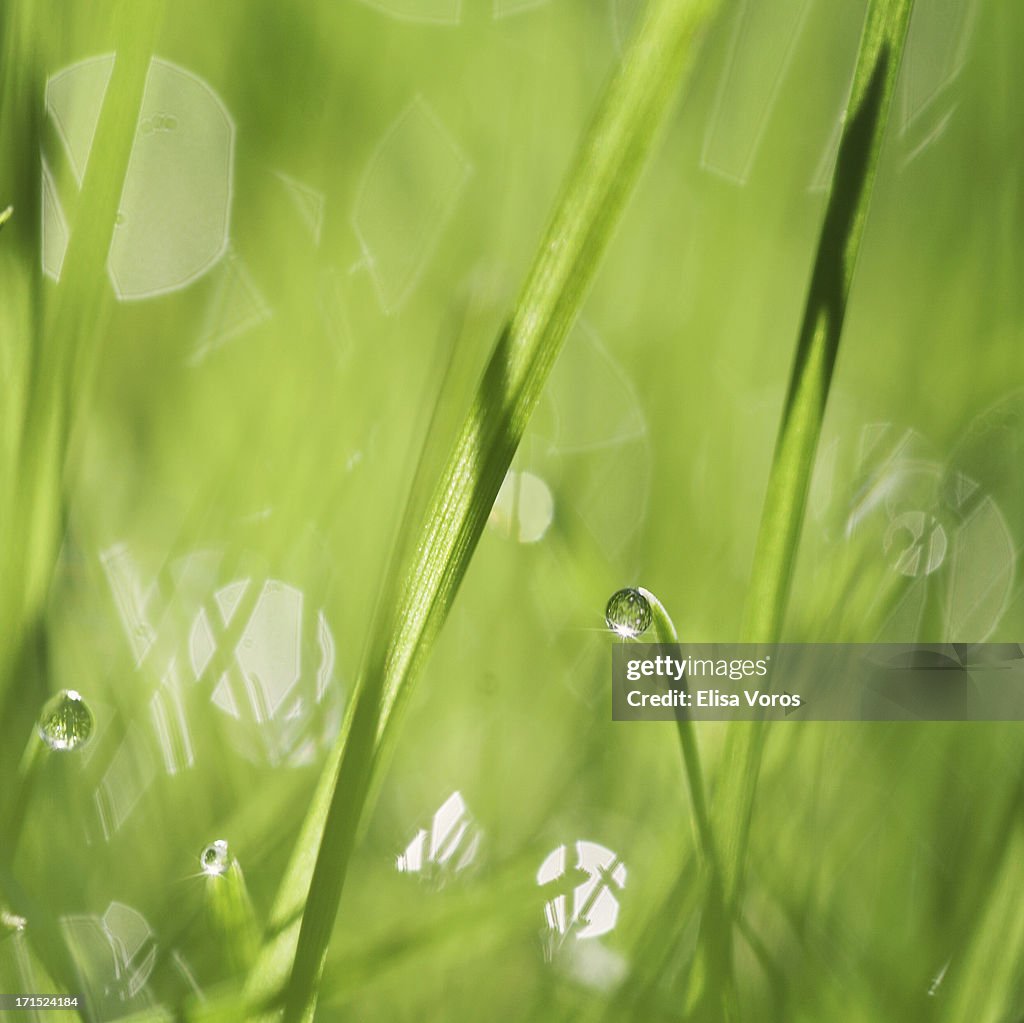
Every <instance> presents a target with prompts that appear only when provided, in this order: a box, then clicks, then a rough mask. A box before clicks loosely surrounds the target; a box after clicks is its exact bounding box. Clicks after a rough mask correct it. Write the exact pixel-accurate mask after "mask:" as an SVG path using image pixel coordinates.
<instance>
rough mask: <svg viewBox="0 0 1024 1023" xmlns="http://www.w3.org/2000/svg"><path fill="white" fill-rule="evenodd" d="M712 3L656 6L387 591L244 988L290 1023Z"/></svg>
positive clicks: (301, 1009) (311, 992)
mask: <svg viewBox="0 0 1024 1023" xmlns="http://www.w3.org/2000/svg"><path fill="white" fill-rule="evenodd" d="M717 5H718V0H655V2H654V3H653V4H652V6H651V7H650V9H649V11H648V14H647V16H646V18H645V19H644V21H643V23H642V25H641V27H640V29H639V30H638V32H637V35H636V37H635V38H634V40H633V42H632V44H631V46H630V48H629V50H628V52H627V54H626V56H625V59H624V61H623V63H622V66H621V67H620V69H619V71H618V73H617V74H616V75H615V77H614V78H613V79H612V82H611V84H610V86H609V88H608V90H607V91H606V93H605V95H604V98H603V100H602V102H601V104H600V106H599V109H598V112H597V115H596V117H595V119H594V121H593V122H592V124H591V127H590V130H589V132H588V134H587V136H586V138H585V140H584V142H583V145H582V148H581V150H580V152H579V156H578V158H577V161H576V165H575V168H574V169H573V171H572V173H571V174H570V177H569V181H568V185H567V187H566V189H565V191H564V192H563V194H562V197H561V200H560V202H559V204H558V206H557V208H556V212H555V215H554V218H553V220H552V221H551V223H550V225H549V227H548V229H547V232H546V234H545V236H544V239H543V241H542V244H541V246H540V249H539V251H538V255H537V257H536V260H535V262H534V265H533V267H532V269H531V271H530V273H529V275H528V277H527V280H526V283H525V285H524V287H523V290H522V292H521V294H520V297H519V300H518V302H517V304H516V307H515V310H514V312H513V314H512V316H511V319H510V320H509V322H508V324H507V326H506V328H505V329H504V330H503V331H502V332H501V335H500V337H499V339H498V342H497V345H496V348H495V350H494V353H493V354H492V356H491V359H490V362H489V363H488V366H487V369H486V370H485V372H484V374H483V378H482V380H481V383H480V385H479V388H478V390H477V393H476V396H475V398H474V400H473V402H472V405H471V408H470V410H469V413H468V415H467V417H466V419H465V422H464V423H463V425H462V428H461V430H460V432H459V433H458V436H457V438H456V440H455V443H454V446H453V448H452V450H451V452H450V454H449V457H448V460H447V463H446V465H445V468H444V470H443V472H442V474H441V478H440V480H439V481H438V483H437V485H436V487H435V488H434V490H433V499H432V501H431V502H430V505H429V510H428V513H427V516H426V518H425V521H424V522H423V524H422V526H421V527H418V528H416V530H415V532H413V533H410V535H411V536H414V537H415V538H416V540H415V544H414V545H413V547H412V551H411V555H410V557H409V558H408V559H407V561H405V562H404V563H403V566H402V568H401V570H400V572H398V573H397V574H396V575H395V576H394V580H393V582H392V584H391V586H390V587H389V588H387V589H385V593H386V594H388V596H386V597H385V600H384V603H383V605H382V607H383V609H384V611H383V614H382V615H381V616H380V618H379V620H378V627H377V628H376V629H375V633H374V636H373V638H372V639H371V643H370V653H369V656H368V658H367V662H366V665H365V667H364V671H363V674H362V679H361V684H360V686H359V688H358V690H357V695H356V700H355V708H354V711H353V713H352V715H351V719H350V722H349V724H348V727H347V729H346V730H345V735H344V736H343V738H342V740H339V744H338V745H337V746H336V748H335V749H334V751H333V752H332V755H331V758H330V760H329V763H328V765H327V767H326V769H325V771H324V774H323V776H322V780H321V784H320V785H319V787H318V790H317V793H316V796H315V798H314V803H313V807H312V809H311V811H310V814H309V815H308V816H307V819H306V822H305V825H304V828H303V833H302V835H301V836H300V838H299V844H298V847H297V849H296V853H295V857H294V859H293V862H292V864H291V865H290V867H289V870H288V873H287V875H286V878H285V881H284V884H283V886H282V890H281V893H280V896H279V899H278V903H277V907H276V909H275V912H274V914H273V920H272V927H271V942H270V944H269V945H268V947H267V949H266V952H265V955H264V956H263V957H261V960H260V962H259V963H258V964H257V968H256V970H255V971H254V972H253V974H252V977H251V983H250V986H249V994H250V995H251V996H253V997H254V998H255V999H256V1000H257V1001H260V1002H264V1004H265V1002H266V999H267V998H271V997H274V996H275V995H277V994H278V993H279V992H280V991H281V989H282V985H284V983H285V982H286V981H287V990H286V995H285V1003H284V1017H285V1019H286V1020H289V1021H294V1020H299V1019H303V1018H308V1017H309V1016H310V1015H311V1012H312V1007H313V1005H314V1004H315V997H316V988H317V984H318V982H319V977H320V973H321V970H322V964H323V960H324V955H325V952H326V949H327V944H328V941H329V938H330V934H331V930H332V928H333V926H334V920H335V917H336V915H337V911H338V904H339V901H340V899H341V892H342V888H343V885H344V882H345V875H346V872H347V869H348V863H349V859H350V856H351V853H352V849H353V847H354V845H355V842H356V839H357V833H358V829H359V825H360V820H361V818H362V816H363V811H364V808H365V806H366V803H367V802H368V800H369V799H370V796H371V789H372V785H373V782H374V776H375V774H376V772H377V769H378V764H379V761H380V759H381V757H382V753H383V751H384V748H385V746H386V740H387V739H388V737H389V735H390V731H391V729H392V728H393V726H394V721H395V719H396V716H397V715H396V712H397V711H398V710H399V709H400V706H401V704H402V703H404V701H405V700H406V698H407V696H408V691H409V687H410V683H411V681H412V680H413V678H414V677H415V675H416V673H417V671H418V669H419V668H420V667H421V666H422V663H423V661H424V659H425V657H426V656H427V654H428V652H429V650H430V648H431V646H432V644H433V641H434V639H435V637H436V636H437V634H438V632H439V630H440V628H441V626H442V624H443V623H444V620H445V617H446V615H447V613H448V610H449V608H450V607H451V605H452V602H453V600H454V598H455V594H456V591H457V589H458V587H459V584H460V583H461V581H462V578H463V576H464V575H465V573H466V570H467V567H468V565H469V561H470V558H471V557H472V553H473V550H474V549H475V547H476V543H477V541H478V539H479V537H480V534H481V532H482V531H483V528H484V525H485V523H486V520H487V516H488V515H489V513H490V510H491V506H492V504H493V502H494V498H495V496H496V494H497V492H498V488H499V487H500V485H501V481H502V479H503V478H504V475H505V473H506V471H507V469H508V467H509V464H510V462H511V460H512V456H513V454H514V452H515V450H516V446H517V445H518V443H519V440H520V438H521V437H522V434H523V430H524V429H525V427H526V423H527V421H528V419H529V417H530V414H531V413H532V411H533V409H534V406H535V405H536V403H537V400H538V398H539V396H540V393H541V389H542V388H543V386H544V382H545V380H546V379H547V376H548V374H549V372H550V370H551V367H552V365H553V364H554V361H555V358H556V356H557V354H558V351H559V349H560V347H561V344H562V342H563V340H564V339H565V336H566V334H567V333H568V331H569V328H570V327H571V325H572V323H573V321H574V319H575V317H576V314H577V312H578V311H579V308H580V306H581V304H582V302H583V299H584V297H585V295H586V293H587V290H588V288H589V286H590V284H591V282H592V280H593V277H594V274H595V272H596V269H597V266H598V262H599V260H600V257H601V255H602V253H603V252H604V249H605V248H606V246H607V244H608V241H609V239H610V237H611V234H612V231H613V229H614V227H615V225H616V223H617V222H618V219H619V215H620V214H621V212H622V209H623V207H624V206H625V203H626V200H627V198H628V197H629V194H630V192H631V190H632V187H633V185H634V183H635V181H636V179H637V176H638V174H639V172H640V169H641V167H642V166H643V164H644V160H645V157H646V155H647V153H648V151H649V150H650V148H651V146H652V143H653V141H654V138H655V136H656V134H657V130H658V128H659V127H660V125H661V123H662V122H663V121H664V119H665V116H666V114H667V111H668V110H669V109H670V107H671V104H672V100H673V98H674V96H675V94H676V91H677V88H678V83H679V80H680V77H681V74H682V72H683V71H684V70H685V69H686V66H687V64H688V61H689V58H690V57H691V55H692V53H693V49H694V45H693V44H694V41H695V37H696V36H697V35H698V33H699V32H700V30H701V29H702V28H703V26H704V25H705V24H706V22H707V21H708V19H709V17H710V15H711V13H712V12H713V11H714V9H715V8H716V7H717ZM318 847H319V850H318V852H316V853H315V854H314V852H313V850H316V849H317V848H318ZM314 858H315V863H314ZM303 907H305V911H304V912H303ZM300 921H301V923H300Z"/></svg>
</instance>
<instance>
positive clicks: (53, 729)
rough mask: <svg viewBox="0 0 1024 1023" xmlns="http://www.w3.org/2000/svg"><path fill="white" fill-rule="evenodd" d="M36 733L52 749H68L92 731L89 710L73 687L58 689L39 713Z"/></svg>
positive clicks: (80, 742)
mask: <svg viewBox="0 0 1024 1023" xmlns="http://www.w3.org/2000/svg"><path fill="white" fill-rule="evenodd" d="M38 727H39V735H40V738H42V740H43V742H45V743H46V745H47V746H49V747H50V749H52V750H71V749H76V748H77V747H78V746H81V745H83V744H84V743H85V742H86V741H87V740H88V738H89V736H90V735H92V713H91V712H90V711H89V708H88V707H87V706H86V705H85V701H84V700H83V699H82V697H81V695H80V694H79V693H77V692H75V690H74V689H62V690H61V691H60V692H59V693H58V694H57V695H56V696H54V697H53V699H51V700H50V701H49V702H48V703H47V704H46V706H45V707H43V713H42V714H41V715H40V717H39V726H38Z"/></svg>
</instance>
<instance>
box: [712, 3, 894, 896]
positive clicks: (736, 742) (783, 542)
mask: <svg viewBox="0 0 1024 1023" xmlns="http://www.w3.org/2000/svg"><path fill="white" fill-rule="evenodd" d="M912 6H913V0H871V3H870V4H869V6H868V11H867V16H866V20H865V24H864V32H863V35H862V37H861V42H860V50H859V53H858V56H857V64H856V69H855V71H854V77H853V86H852V89H851V92H850V98H849V101H848V103H847V107H846V113H845V116H844V124H843V131H842V136H841V139H840V144H839V154H838V157H837V161H836V167H835V171H834V173H833V176H832V185H831V188H830V191H829V197H828V204H827V208H826V212H825V219H824V223H823V224H822V228H821V235H820V238H819V241H818V248H817V252H816V254H815V259H814V269H813V271H812V274H811V282H810V290H809V293H808V296H807V301H806V305H805V307H804V315H803V321H802V324H801V327H800V334H799V339H798V342H797V351H796V358H795V361H794V363H793V371H792V376H791V378H790V384H789V393H788V394H787V397H786V403H785V406H784V408H783V414H782V422H781V424H780V427H779V434H778V440H777V443H776V449H775V457H774V461H773V464H772V470H771V475H770V477H769V481H768V490H767V493H766V496H765V504H764V510H763V513H762V517H761V526H760V533H759V536H758V542H757V549H756V554H755V561H754V572H753V577H752V580H751V586H750V592H749V598H748V605H747V606H748V613H747V621H746V626H745V630H744V631H745V634H746V636H747V638H748V639H749V640H751V641H757V642H772V641H775V640H777V639H778V638H779V636H780V634H781V631H782V626H783V622H784V619H785V613H786V606H787V603H788V599H789V593H790V587H791V583H792V574H793V565H794V561H795V558H796V551H797V546H798V543H799V539H800V530H801V526H802V524H803V517H804V508H805V505H806V503H807V494H808V490H809V488H810V482H811V471H812V469H813V466H814V459H815V453H816V451H817V446H818V438H819V436H820V434H821V424H822V421H823V419H824V416H825V405H826V401H827V399H828V392H829V387H830V385H831V382H832V375H833V370H834V368H835V362H836V356H837V354H838V350H839V341H840V338H841V336H842V330H843V321H844V318H845V314H846V306H847V300H848V298H849V294H850V287H851V284H852V282H853V275H854V270H855V268H856V264H857V255H858V253H859V251H860V245H861V240H862V238H863V236H864V226H865V223H866V220H867V215H868V208H869V205H870V202H871V191H872V186H873V184H874V179H875V174H876V171H877V168H878V159H879V154H880V153H881V149H882V143H883V139H884V137H885V130H886V125H887V124H888V121H889V112H890V108H891V106H892V100H893V95H894V92H895V87H896V78H897V75H898V72H899V67H900V61H901V58H902V55H903V48H904V44H905V42H906V36H907V27H908V25H909V22H910V13H911V8H912ZM763 743H764V726H763V724H762V723H761V722H752V723H750V724H749V725H746V726H741V727H737V726H735V725H734V726H733V728H732V729H731V730H730V734H729V739H728V741H727V743H726V747H725V751H724V755H723V764H724V765H725V769H726V771H727V772H728V773H727V774H726V775H725V777H724V778H723V783H722V784H723V786H724V790H723V792H722V793H721V796H720V799H719V801H718V805H719V807H721V812H722V813H723V814H724V815H725V827H726V829H727V831H726V834H725V837H724V841H723V844H722V856H723V869H724V870H725V871H726V895H727V899H728V900H729V903H730V905H732V906H733V907H735V906H736V904H737V902H738V900H739V897H740V891H741V888H742V878H743V869H744V862H745V858H746V849H747V838H748V834H749V829H750V820H751V815H752V812H753V801H754V793H755V790H756V787H757V776H758V773H759V770H760V761H761V750H762V747H763Z"/></svg>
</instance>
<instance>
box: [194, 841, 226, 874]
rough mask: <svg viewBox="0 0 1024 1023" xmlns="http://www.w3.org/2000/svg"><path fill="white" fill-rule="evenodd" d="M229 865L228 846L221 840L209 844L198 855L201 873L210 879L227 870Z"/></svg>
mask: <svg viewBox="0 0 1024 1023" xmlns="http://www.w3.org/2000/svg"><path fill="white" fill-rule="evenodd" d="M230 863H231V858H230V856H229V855H228V844H227V842H225V841H224V839H222V838H218V839H217V841H216V842H211V843H210V844H209V845H208V846H207V847H206V848H205V849H204V850H203V851H202V852H201V853H200V854H199V865H200V866H201V867H202V868H203V873H204V874H209V875H210V876H211V877H219V876H220V875H221V874H223V873H224V872H225V871H226V870H227V869H228V866H229V865H230Z"/></svg>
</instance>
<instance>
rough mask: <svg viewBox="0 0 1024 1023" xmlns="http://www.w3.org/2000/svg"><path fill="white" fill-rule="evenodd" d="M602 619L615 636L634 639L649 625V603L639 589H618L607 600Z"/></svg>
mask: <svg viewBox="0 0 1024 1023" xmlns="http://www.w3.org/2000/svg"><path fill="white" fill-rule="evenodd" d="M604 620H605V623H606V624H607V625H608V628H609V629H611V630H612V632H614V633H615V634H616V635H617V636H622V637H624V638H626V639H635V638H636V637H637V636H640V635H642V634H643V633H645V632H646V631H647V630H648V629H649V628H650V627H651V605H650V604H648V603H647V598H646V597H645V596H644V595H643V594H642V593H641V592H640V591H639V590H634V589H624V590H619V591H618V592H616V593H613V594H612V596H611V599H610V600H609V601H608V606H607V607H606V608H605V610H604Z"/></svg>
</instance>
